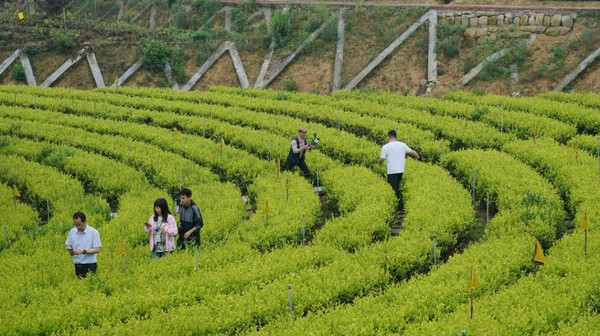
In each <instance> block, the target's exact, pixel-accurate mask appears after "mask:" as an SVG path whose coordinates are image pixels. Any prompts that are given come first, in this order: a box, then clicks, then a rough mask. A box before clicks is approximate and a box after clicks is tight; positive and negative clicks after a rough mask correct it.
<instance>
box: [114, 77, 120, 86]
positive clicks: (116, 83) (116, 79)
mask: <svg viewBox="0 0 600 336" xmlns="http://www.w3.org/2000/svg"><path fill="white" fill-rule="evenodd" d="M115 85H116V86H119V77H117V78H115Z"/></svg>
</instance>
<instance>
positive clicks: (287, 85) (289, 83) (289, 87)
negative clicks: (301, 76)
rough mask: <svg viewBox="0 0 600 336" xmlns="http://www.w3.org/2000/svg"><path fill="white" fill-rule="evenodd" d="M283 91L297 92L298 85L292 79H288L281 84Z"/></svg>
mask: <svg viewBox="0 0 600 336" xmlns="http://www.w3.org/2000/svg"><path fill="white" fill-rule="evenodd" d="M283 89H284V90H286V91H298V83H296V80H295V79H293V78H292V77H288V79H286V80H285V82H283Z"/></svg>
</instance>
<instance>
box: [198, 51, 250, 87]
mask: <svg viewBox="0 0 600 336" xmlns="http://www.w3.org/2000/svg"><path fill="white" fill-rule="evenodd" d="M211 86H240V81H239V79H238V78H237V75H236V72H235V68H234V67H233V62H232V61H231V56H230V55H229V52H225V53H224V54H223V56H221V57H220V58H219V59H218V60H217V61H216V62H215V64H214V65H213V66H212V67H211V68H210V69H209V70H208V71H207V72H206V73H205V74H204V76H202V78H201V79H200V80H199V81H198V83H197V84H196V85H195V86H194V88H195V90H200V91H206V90H208V88H209V87H211Z"/></svg>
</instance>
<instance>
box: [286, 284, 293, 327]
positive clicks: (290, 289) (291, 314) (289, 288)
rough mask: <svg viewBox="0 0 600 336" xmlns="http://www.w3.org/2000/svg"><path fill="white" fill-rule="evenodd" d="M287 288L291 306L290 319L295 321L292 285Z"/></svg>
mask: <svg viewBox="0 0 600 336" xmlns="http://www.w3.org/2000/svg"><path fill="white" fill-rule="evenodd" d="M287 288H288V301H289V304H290V318H291V319H293V318H294V305H293V301H292V284H288V285H287Z"/></svg>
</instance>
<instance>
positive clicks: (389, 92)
mask: <svg viewBox="0 0 600 336" xmlns="http://www.w3.org/2000/svg"><path fill="white" fill-rule="evenodd" d="M391 93H392V92H391V91H390V87H389V86H388V92H387V94H388V97H389V96H390V94H391Z"/></svg>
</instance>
